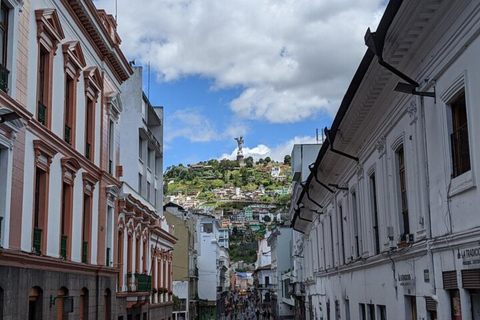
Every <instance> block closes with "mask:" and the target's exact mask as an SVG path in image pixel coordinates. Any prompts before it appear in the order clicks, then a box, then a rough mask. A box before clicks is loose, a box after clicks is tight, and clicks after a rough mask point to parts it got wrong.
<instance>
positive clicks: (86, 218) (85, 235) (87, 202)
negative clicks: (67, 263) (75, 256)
mask: <svg viewBox="0 0 480 320" xmlns="http://www.w3.org/2000/svg"><path fill="white" fill-rule="evenodd" d="M91 211H92V199H91V197H90V195H88V194H84V195H83V219H82V262H83V263H88V257H89V251H90V249H89V247H90V245H89V242H90V226H91V223H92V217H91V215H92V212H91Z"/></svg>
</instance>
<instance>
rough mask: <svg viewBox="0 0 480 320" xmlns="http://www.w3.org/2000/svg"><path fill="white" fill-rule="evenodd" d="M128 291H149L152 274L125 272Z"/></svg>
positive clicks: (150, 289)
mask: <svg viewBox="0 0 480 320" xmlns="http://www.w3.org/2000/svg"><path fill="white" fill-rule="evenodd" d="M127 284H128V291H130V292H151V291H152V276H149V275H146V274H138V273H127Z"/></svg>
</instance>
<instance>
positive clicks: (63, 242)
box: [60, 235, 68, 259]
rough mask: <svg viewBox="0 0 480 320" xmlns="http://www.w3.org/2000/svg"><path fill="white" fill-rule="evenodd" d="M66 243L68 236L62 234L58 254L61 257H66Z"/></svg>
mask: <svg viewBox="0 0 480 320" xmlns="http://www.w3.org/2000/svg"><path fill="white" fill-rule="evenodd" d="M67 244H68V236H65V235H62V238H61V241H60V256H61V257H62V258H63V259H67Z"/></svg>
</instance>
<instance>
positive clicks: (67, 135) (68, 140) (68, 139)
mask: <svg viewBox="0 0 480 320" xmlns="http://www.w3.org/2000/svg"><path fill="white" fill-rule="evenodd" d="M71 133H72V128H71V127H70V126H69V125H65V142H66V143H68V144H71V143H72V137H71Z"/></svg>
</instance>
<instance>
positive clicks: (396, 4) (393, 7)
mask: <svg viewBox="0 0 480 320" xmlns="http://www.w3.org/2000/svg"><path fill="white" fill-rule="evenodd" d="M402 3H403V0H390V2H389V3H388V5H387V8H386V9H385V13H384V14H383V17H382V19H381V20H380V23H379V24H378V28H377V31H376V40H377V41H378V43H379V44H380V47H381V48H382V50H383V46H384V44H385V37H386V35H387V31H388V29H389V28H390V25H391V24H392V22H393V19H394V18H395V16H396V15H397V12H398V10H399V9H400V7H401V5H402ZM374 57H375V54H374V53H373V52H372V51H370V50H369V49H367V51H366V52H365V55H364V56H363V59H362V61H361V62H360V65H359V67H358V69H357V71H356V72H355V75H354V76H353V79H352V81H351V82H350V85H349V87H348V89H347V92H346V93H345V96H344V97H343V99H342V103H341V104H340V107H339V108H338V111H337V114H336V115H335V119H334V120H333V123H332V126H331V128H330V132H331V135H330V140H331V143H332V144H333V142H334V141H335V138H336V136H337V131H338V129H339V127H340V124H341V123H342V121H343V118H344V117H345V115H346V113H347V111H348V109H349V107H350V105H351V103H352V101H353V98H354V97H355V95H356V93H357V91H358V88H359V87H360V85H361V83H362V81H363V78H364V77H365V75H366V73H367V71H368V69H369V68H370V64H371V63H372V61H373V58H374ZM329 147H330V143H329V142H328V141H327V140H326V141H324V143H323V144H322V147H321V148H320V151H319V152H318V156H317V159H316V160H315V164H314V166H313V169H312V170H311V172H310V174H309V176H308V178H307V181H306V184H305V186H306V187H305V189H304V190H302V192H301V193H300V196H299V197H298V200H297V202H296V204H297V205H298V204H300V203H301V202H302V201H303V197H304V196H305V194H306V192H305V190H308V187H309V186H310V183H311V182H312V179H314V177H313V175H312V173H315V174H316V172H318V169H319V167H320V165H321V163H322V160H323V158H324V157H325V155H326V153H327V151H328V150H329ZM297 217H298V214H297V213H294V216H293V218H292V226H293V227H295V221H296V220H297ZM294 229H295V228H294ZM295 230H296V229H295ZM296 231H298V230H296Z"/></svg>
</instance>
